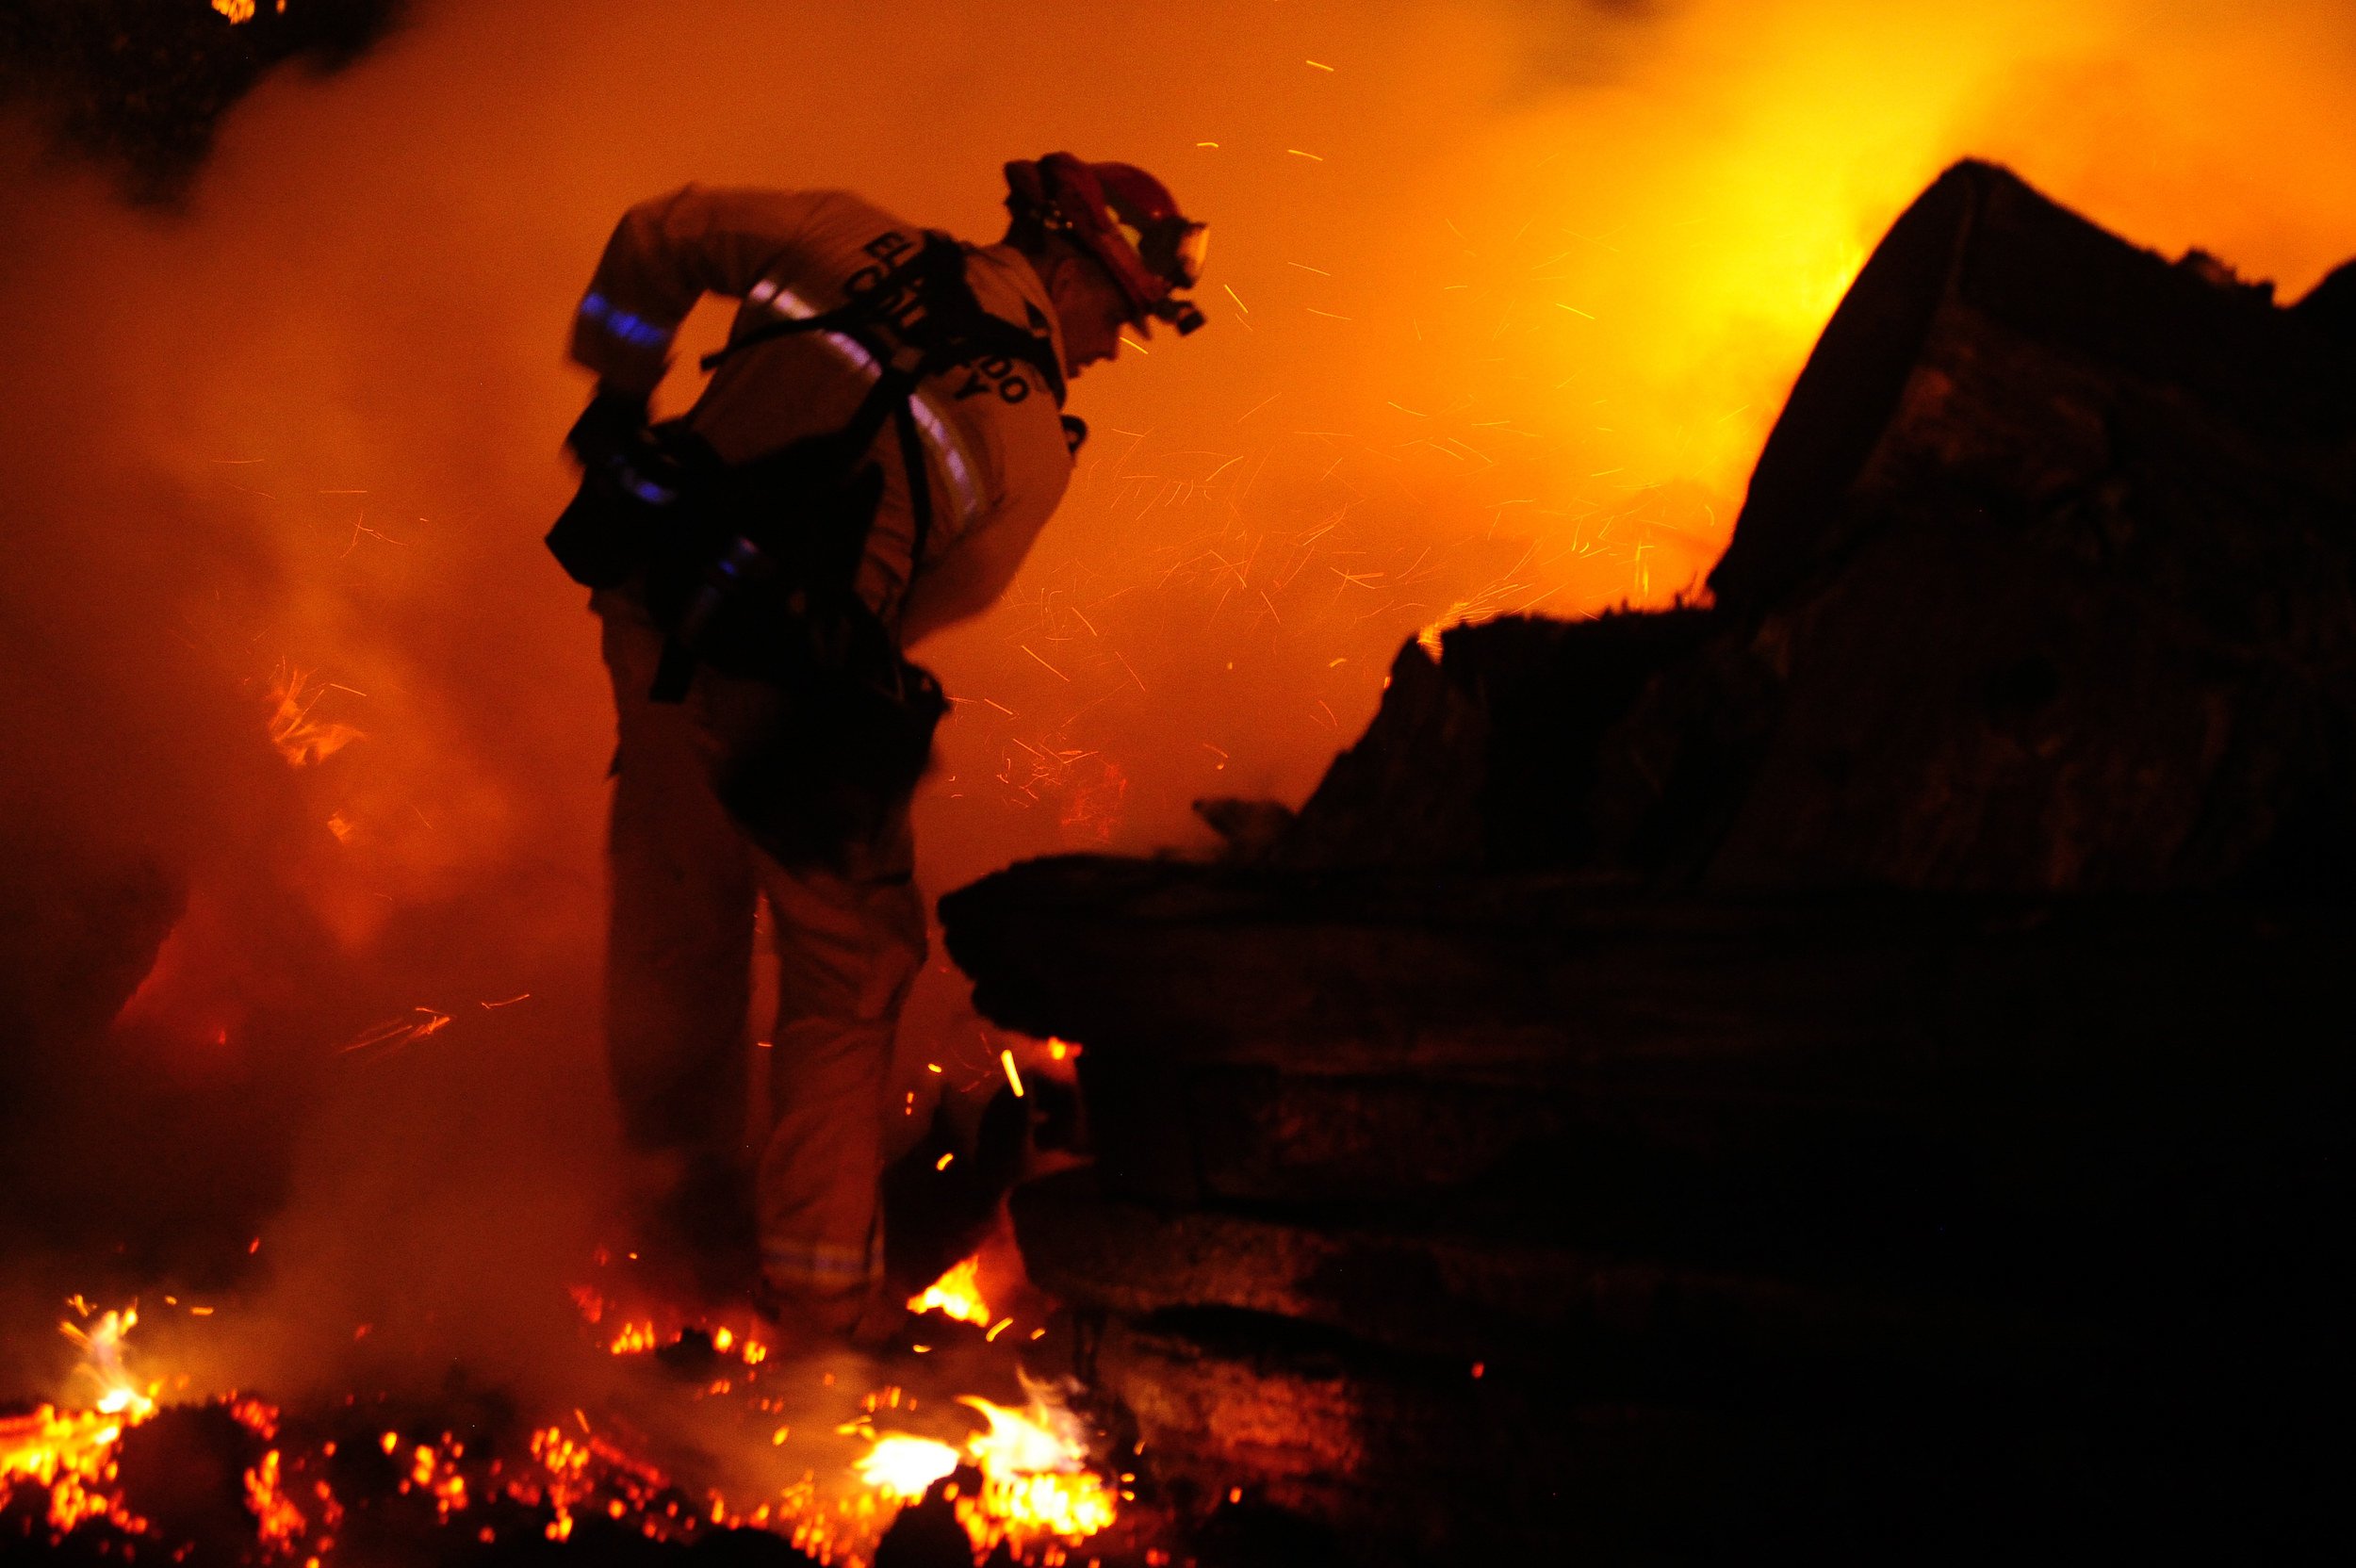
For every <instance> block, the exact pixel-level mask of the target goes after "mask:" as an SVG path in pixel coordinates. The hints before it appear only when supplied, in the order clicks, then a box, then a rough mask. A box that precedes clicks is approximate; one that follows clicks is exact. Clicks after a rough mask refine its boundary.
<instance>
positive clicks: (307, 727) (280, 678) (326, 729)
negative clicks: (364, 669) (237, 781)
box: [269, 659, 366, 837]
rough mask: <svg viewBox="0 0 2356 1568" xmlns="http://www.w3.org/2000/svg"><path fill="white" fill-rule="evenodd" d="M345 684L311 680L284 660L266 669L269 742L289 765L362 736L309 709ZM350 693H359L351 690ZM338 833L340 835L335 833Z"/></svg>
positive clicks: (319, 757)
mask: <svg viewBox="0 0 2356 1568" xmlns="http://www.w3.org/2000/svg"><path fill="white" fill-rule="evenodd" d="M351 691H352V688H351V687H349V686H337V685H335V684H334V683H332V682H321V683H320V684H319V685H316V686H314V685H312V684H311V678H310V677H309V676H307V675H305V674H304V673H303V671H301V670H298V669H296V668H295V667H294V666H293V665H292V664H290V663H288V662H286V661H285V660H283V659H282V660H280V661H279V662H278V667H277V668H276V669H275V670H273V671H271V672H270V695H269V701H270V720H269V729H270V744H271V745H274V746H276V747H277V748H278V754H279V755H280V756H282V757H284V758H285V759H286V765H287V766H288V767H290V768H300V767H303V766H305V765H316V764H318V763H320V762H324V761H326V760H328V759H329V758H330V757H333V756H335V753H337V752H339V751H341V750H343V749H344V747H346V746H348V745H350V744H351V743H352V742H354V741H358V740H364V739H366V737H365V736H363V735H362V734H361V733H360V731H359V730H357V729H354V728H353V727H352V726H350V725H348V724H337V723H333V722H330V721H327V720H319V719H314V718H312V717H311V710H312V709H314V708H316V707H318V706H319V699H320V698H321V697H323V696H325V695H326V694H328V693H330V692H351ZM352 694H353V695H354V696H357V695H359V693H356V692H353V693H352ZM339 837H340V835H339Z"/></svg>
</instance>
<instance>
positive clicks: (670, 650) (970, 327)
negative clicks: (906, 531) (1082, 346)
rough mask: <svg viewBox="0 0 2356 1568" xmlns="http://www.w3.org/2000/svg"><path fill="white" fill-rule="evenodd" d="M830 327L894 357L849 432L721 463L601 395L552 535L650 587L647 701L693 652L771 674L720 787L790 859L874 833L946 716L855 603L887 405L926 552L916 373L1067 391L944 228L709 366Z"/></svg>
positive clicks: (734, 809)
mask: <svg viewBox="0 0 2356 1568" xmlns="http://www.w3.org/2000/svg"><path fill="white" fill-rule="evenodd" d="M887 315H889V317H890V319H892V324H893V335H894V336H895V337H897V338H899V339H900V340H901V342H902V343H903V344H904V345H906V347H905V348H903V349H902V350H901V351H900V352H899V353H898V356H897V358H896V359H895V357H894V351H893V348H892V346H891V345H889V344H887V343H886V342H884V341H882V340H881V339H880V338H879V337H878V336H877V335H876V334H875V330H874V329H875V326H876V324H877V323H878V322H879V320H881V319H884V318H885V317H886V316H887ZM820 331H834V332H840V333H843V334H844V335H847V336H849V337H851V338H853V339H854V340H855V341H857V342H859V344H860V346H861V347H862V348H863V349H865V350H866V351H867V352H868V353H869V354H870V355H871V356H872V357H873V358H874V359H875V363H876V364H877V365H878V366H879V367H882V370H881V373H880V375H879V376H878V378H877V380H876V382H875V385H874V386H873V387H872V388H871V389H870V390H869V392H868V394H867V396H866V398H865V399H864V400H862V401H861V403H860V405H859V411H858V412H857V413H856V414H855V415H854V416H853V417H852V418H851V421H850V423H849V424H847V425H845V426H844V427H843V429H842V430H840V431H836V432H834V433H830V434H825V435H814V436H809V437H806V438H804V439H802V440H799V441H795V442H794V443H792V444H790V445H788V446H786V447H784V448H782V449H779V450H777V451H776V452H773V453H770V454H768V455H766V456H763V457H761V458H757V459H754V460H752V461H751V462H747V463H743V464H736V465H728V464H726V463H723V462H722V461H721V460H720V458H719V455H718V454H717V453H716V452H714V451H713V450H712V448H711V446H710V445H709V444H708V443H707V442H706V441H704V439H703V438H702V437H701V436H699V435H697V434H696V433H695V432H694V431H692V430H690V429H688V427H687V425H686V423H685V421H683V420H670V421H666V422H665V423H663V424H661V425H657V426H654V427H652V428H651V429H648V428H646V426H645V424H644V422H643V412H641V413H640V415H639V417H635V418H633V417H630V411H629V410H627V409H616V408H615V407H614V406H612V405H611V403H610V402H609V400H606V399H604V398H600V399H599V400H596V401H593V402H592V403H591V405H590V409H589V411H588V412H586V413H584V414H583V415H582V416H581V421H580V422H579V423H577V424H576V425H575V427H574V429H573V433H571V435H569V436H567V438H566V439H567V442H568V444H570V445H571V446H572V447H573V448H574V449H575V450H576V451H577V452H579V453H580V454H581V457H582V460H583V463H584V466H585V469H586V471H585V472H584V474H583V476H582V479H581V489H580V491H579V493H578V494H576V496H575V497H574V498H573V501H572V504H571V505H569V506H568V507H566V508H565V510H564V515H562V516H561V517H559V518H558V519H557V523H556V526H555V527H554V528H553V529H551V530H550V531H549V533H548V548H549V550H550V551H551V552H552V553H553V554H554V555H555V556H556V558H557V560H558V562H559V564H562V565H563V566H564V569H565V571H566V572H567V573H568V574H569V575H570V576H571V577H572V578H573V579H574V580H575V581H578V582H580V583H581V584H583V585H584V586H587V587H591V588H613V587H619V586H621V585H623V584H625V583H627V582H630V580H633V579H638V580H641V582H642V587H643V592H644V595H645V598H646V608H647V611H648V613H649V614H651V615H652V617H653V618H654V621H655V623H656V624H657V625H658V626H660V627H662V628H663V630H664V632H665V633H666V634H667V637H668V639H669V640H668V643H667V645H666V646H665V648H664V652H663V664H662V668H661V670H660V672H659V673H658V674H657V676H656V678H655V684H654V687H653V689H652V690H651V691H650V692H649V693H648V695H649V696H650V697H652V698H654V699H655V700H657V701H670V702H677V701H680V700H682V699H683V698H684V697H685V695H686V694H687V690H688V687H689V684H690V683H691V681H692V678H693V676H694V671H695V665H696V664H698V663H701V664H706V665H709V666H710V667H711V668H712V670H714V671H715V672H717V673H719V674H722V675H726V676H732V677H739V678H749V679H753V680H758V681H760V682H762V683H764V684H765V685H766V686H767V687H769V688H771V691H772V694H773V695H772V696H771V701H772V703H773V707H771V709H770V710H769V711H768V712H767V713H766V715H765V722H763V723H761V725H759V726H758V727H757V728H756V730H755V731H754V732H753V734H752V735H751V736H750V737H749V738H742V737H740V738H735V743H734V744H732V745H731V746H729V747H728V756H727V757H726V758H725V760H724V761H723V762H722V763H721V765H720V766H719V768H718V769H717V770H716V772H715V776H714V778H713V786H714V789H715V790H716V791H717V792H718V793H719V796H720V799H721V802H722V804H723V805H725V806H726V807H727V808H728V812H729V815H730V816H731V817H732V818H734V819H735V821H736V823H737V825H739V826H740V827H742V828H743V829H744V832H745V833H746V835H747V836H748V837H750V838H751V839H752V840H753V841H754V842H756V843H757V844H759V845H760V846H761V848H762V849H763V850H764V851H766V852H767V853H768V854H769V855H771V856H772V857H773V858H776V859H777V860H778V861H779V862H781V863H783V864H785V865H788V866H796V867H800V866H813V865H832V866H835V867H837V868H840V867H841V866H842V864H843V857H844V853H845V851H846V850H847V848H848V847H849V846H850V845H851V844H854V843H858V842H861V841H866V840H869V839H871V838H873V837H874V836H875V834H876V833H877V832H879V831H880V830H881V829H882V828H883V826H884V825H885V824H886V823H887V822H889V820H890V819H891V817H892V813H893V812H895V811H896V810H897V809H899V808H900V807H901V806H902V805H903V804H904V803H905V802H906V801H907V799H908V795H909V794H910V792H913V791H914V789H915V787H916V781H917V779H918V778H919V777H921V776H923V774H924V768H925V766H926V765H927V763H928V762H929V760H930V759H931V755H932V740H933V731H934V729H935V728H936V727H937V726H938V725H939V724H940V722H941V716H942V715H943V714H944V713H946V712H947V711H948V699H947V697H946V696H945V695H943V694H942V692H941V683H940V681H939V680H937V679H935V678H934V677H933V675H932V673H931V672H930V671H928V670H926V669H924V667H923V666H921V665H919V664H917V663H915V662H912V661H910V660H908V658H907V657H906V656H904V655H903V654H902V653H901V652H900V649H899V646H898V645H897V643H896V642H895V641H894V639H893V638H892V634H891V632H890V631H889V630H888V629H886V628H885V626H884V624H883V622H882V621H881V620H880V619H879V618H878V617H877V616H876V614H875V612H874V611H873V610H871V609H870V608H869V607H868V605H867V604H866V602H865V600H863V599H862V598H861V597H860V596H859V591H858V587H857V581H858V576H859V564H860V562H861V561H862V559H863V558H864V556H865V552H866V544H867V536H868V533H869V531H871V530H872V529H873V527H874V525H875V512H876V508H877V506H878V505H879V503H880V502H881V499H882V497H883V487H884V478H883V470H882V468H881V467H880V466H878V465H877V464H876V463H875V462H874V461H872V460H871V458H870V453H871V452H872V450H873V449H874V446H875V438H876V436H877V435H878V434H879V433H881V430H882V427H883V422H884V420H886V419H887V418H889V419H891V420H892V422H893V424H894V426H895V428H896V433H897V434H898V437H899V444H900V449H901V453H902V456H903V458H904V460H905V462H906V464H907V470H908V498H909V502H910V505H911V509H912V511H913V514H914V522H915V538H914V540H913V541H912V547H911V550H910V562H911V566H913V564H915V563H917V562H920V561H921V560H922V559H923V556H924V543H925V539H926V537H927V535H928V533H929V531H930V527H931V520H932V505H931V492H930V486H929V483H928V481H927V478H926V475H925V470H924V446H923V443H922V441H921V439H920V437H919V435H918V433H917V429H916V420H915V417H914V415H913V413H912V412H911V409H910V407H909V400H910V399H911V398H913V397H914V396H915V393H916V389H917V387H918V385H919V384H921V383H922V382H923V381H924V378H925V377H926V376H929V375H933V374H936V373H938V372H939V371H940V370H941V369H945V368H948V367H949V366H952V365H956V364H959V363H966V362H970V361H971V360H973V359H976V358H981V357H984V356H997V357H1012V358H1020V359H1022V360H1023V361H1025V362H1026V363H1028V364H1030V365H1031V366H1032V367H1033V368H1037V369H1039V371H1040V372H1041V374H1042V379H1043V380H1045V381H1046V382H1047V384H1048V385H1049V387H1050V389H1051V390H1052V391H1053V392H1054V394H1055V400H1056V402H1057V403H1058V404H1059V405H1060V404H1061V402H1062V400H1063V393H1064V386H1063V378H1062V376H1061V374H1060V367H1058V366H1056V365H1055V362H1054V355H1053V352H1052V350H1051V349H1050V348H1049V345H1048V342H1047V340H1046V339H1044V338H1039V337H1036V336H1034V335H1032V334H1029V333H1025V332H1023V330H1022V329H1021V328H1018V327H1016V326H1014V325H1013V324H1012V323H1010V322H1006V321H1003V320H1000V319H998V318H996V317H994V316H990V314H989V313H988V312H986V311H984V310H983V309H982V307H981V305H980V303H979V302H977V301H976V300H975V299H974V298H973V290H972V288H971V286H969V285H968V284H967V283H966V280H965V268H964V253H963V251H962V249H961V248H960V247H958V246H957V243H956V242H955V241H954V240H951V239H949V238H948V237H946V236H941V235H928V236H927V237H926V239H925V243H924V247H923V249H922V250H921V251H920V252H919V253H917V254H916V255H915V256H914V257H913V258H912V259H911V260H909V261H908V262H907V263H906V264H904V265H903V266H902V267H900V268H899V269H896V270H893V271H892V272H891V273H889V274H888V275H886V276H885V277H884V278H883V279H882V280H881V281H880V282H879V283H877V284H876V285H875V286H874V287H872V288H871V289H869V290H868V291H867V292H866V293H865V294H863V295H860V296H858V297H856V298H854V299H853V301H852V302H850V303H849V304H847V305H844V306H843V307H842V308H840V309H838V310H835V311H829V312H826V313H825V314H823V315H820V316H814V317H809V318H804V319H794V320H788V321H780V322H777V323H773V324H771V325H768V326H764V327H762V328H760V329H758V330H756V331H754V332H751V333H747V334H746V335H744V336H742V337H740V338H738V339H737V340H736V341H734V342H732V343H730V344H729V345H728V347H727V348H726V349H724V350H722V351H720V352H719V353H717V354H714V355H712V356H710V357H709V358H707V359H706V360H705V361H704V366H705V368H707V369H709V368H712V366H713V365H715V364H717V363H718V362H719V361H721V360H723V359H725V358H727V357H728V356H730V355H732V354H735V353H737V352H740V351H743V350H744V349H746V348H749V347H751V346H753V345H754V344H756V343H760V342H766V341H768V340H769V339H771V338H773V337H777V336H782V335H788V334H799V333H808V332H820ZM601 404H604V405H606V406H604V407H602V408H601V407H600V405H601ZM642 574H643V577H642Z"/></svg>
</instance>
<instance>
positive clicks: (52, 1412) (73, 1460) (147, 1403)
mask: <svg viewBox="0 0 2356 1568" xmlns="http://www.w3.org/2000/svg"><path fill="white" fill-rule="evenodd" d="M75 1305H76V1306H77V1307H78V1306H80V1305H81V1301H80V1298H78V1297H77V1298H75ZM83 1315H84V1316H85V1317H87V1316H88V1315H89V1314H88V1311H87V1309H85V1310H84V1312H83ZM138 1321H139V1309H138V1308H137V1307H136V1306H133V1307H126V1308H124V1309H123V1311H121V1312H109V1313H104V1314H101V1315H99V1318H98V1320H97V1322H96V1324H95V1325H94V1326H92V1327H91V1328H90V1329H89V1330H87V1331H85V1330H83V1329H80V1328H77V1327H76V1326H74V1324H72V1323H61V1324H59V1325H58V1328H59V1329H61V1330H62V1331H64V1333H65V1335H66V1337H67V1338H68V1339H71V1340H72V1341H74V1344H76V1345H78V1346H80V1347H81V1348H82V1364H81V1365H79V1366H77V1367H76V1368H74V1379H75V1380H76V1381H77V1382H89V1383H91V1384H94V1385H95V1386H96V1388H97V1390H98V1397H97V1404H96V1408H95V1409H93V1410H89V1411H60V1410H58V1409H57V1408H56V1407H55V1406H52V1405H42V1406H41V1407H40V1408H39V1409H37V1410H35V1411H34V1412H33V1413H31V1414H30V1415H19V1416H8V1417H5V1418H0V1498H4V1497H5V1496H6V1495H7V1490H8V1488H10V1487H13V1486H14V1485H15V1483H16V1482H18V1481H21V1480H23V1481H31V1482H32V1483H33V1484H35V1485H37V1486H40V1487H41V1488H43V1489H44V1490H45V1491H47V1492H48V1494H49V1526H50V1528H51V1529H52V1530H54V1531H56V1532H57V1534H58V1535H59V1536H62V1535H64V1534H65V1533H66V1532H68V1531H70V1530H72V1529H73V1528H74V1527H75V1526H77V1525H79V1524H81V1523H82V1522H83V1521H84V1520H87V1519H107V1520H111V1521H112V1522H113V1523H114V1525H115V1526H116V1527H118V1528H121V1529H124V1530H129V1531H133V1532H137V1531H139V1530H142V1529H144V1528H145V1527H146V1526H145V1525H144V1523H143V1522H141V1521H140V1520H139V1519H137V1518H134V1517H133V1516H132V1515H130V1514H129V1513H127V1512H126V1511H124V1510H123V1507H122V1501H121V1499H120V1497H118V1496H117V1495H115V1494H114V1492H113V1490H112V1489H113V1486H114V1482H115V1479H116V1454H117V1445H118V1444H119V1443H120V1441H121V1440H122V1437H123V1432H124V1431H125V1430H126V1429H129V1428H131V1427H134V1426H137V1425H138V1424H139V1422H141V1421H144V1420H145V1419H147V1417H148V1416H149V1415H151V1414H153V1413H155V1399H154V1397H153V1395H154V1392H155V1391H154V1390H153V1389H145V1390H142V1389H141V1388H140V1387H139V1385H138V1384H137V1383H136V1382H134V1381H133V1380H132V1379H131V1376H130V1373H129V1372H128V1371H127V1370H125V1368H124V1367H123V1335H124V1334H126V1333H128V1332H130V1331H131V1327H132V1325H133V1324H135V1323H137V1322H138Z"/></svg>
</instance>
